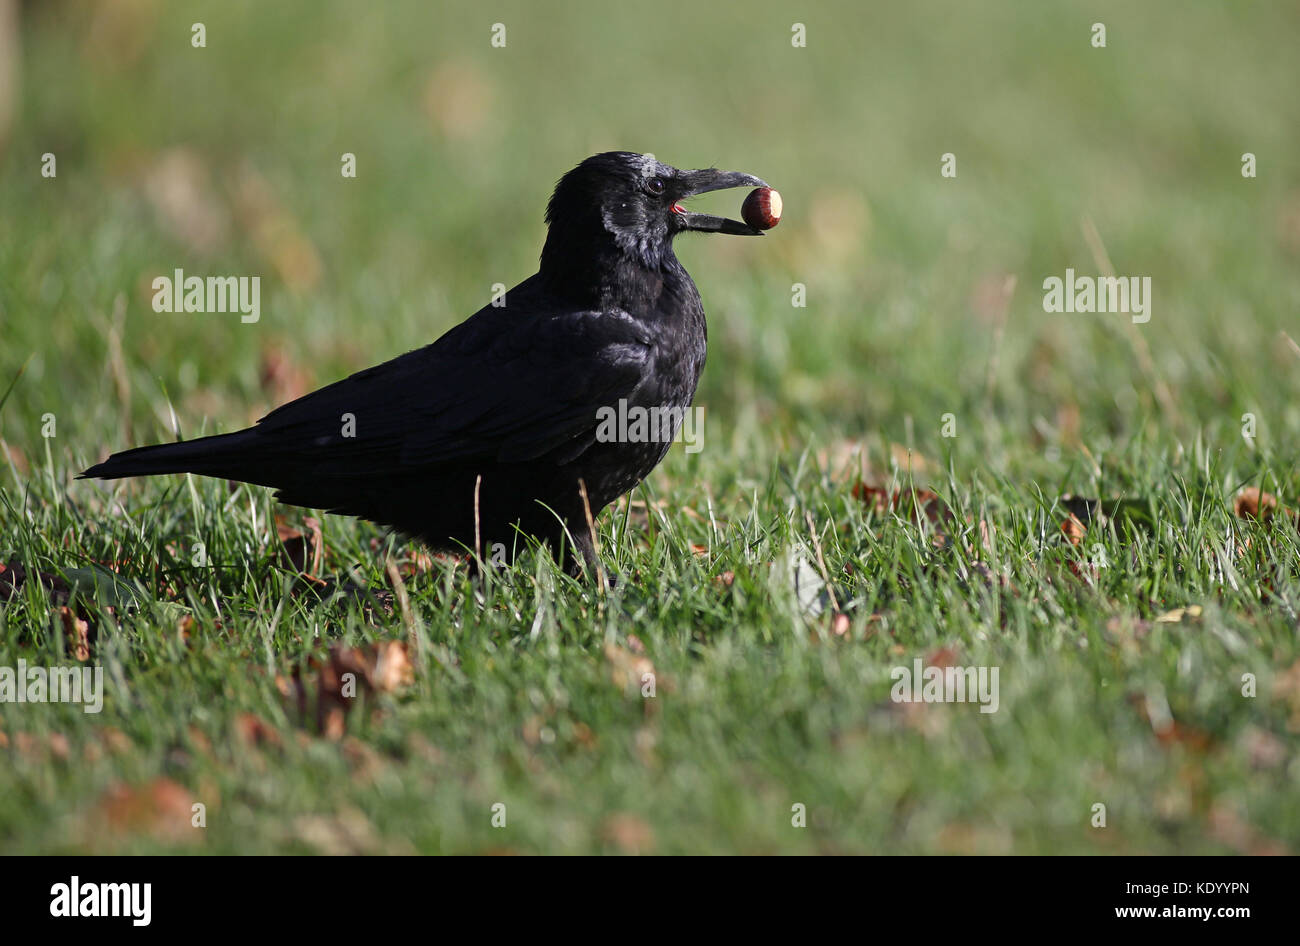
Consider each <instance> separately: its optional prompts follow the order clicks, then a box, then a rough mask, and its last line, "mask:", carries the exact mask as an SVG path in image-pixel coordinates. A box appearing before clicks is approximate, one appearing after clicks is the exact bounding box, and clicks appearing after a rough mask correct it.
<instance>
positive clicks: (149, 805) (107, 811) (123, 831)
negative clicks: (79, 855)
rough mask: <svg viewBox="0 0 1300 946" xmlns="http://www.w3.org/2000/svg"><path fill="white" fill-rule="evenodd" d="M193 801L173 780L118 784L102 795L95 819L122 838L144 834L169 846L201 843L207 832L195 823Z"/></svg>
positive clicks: (95, 821) (158, 779)
mask: <svg viewBox="0 0 1300 946" xmlns="http://www.w3.org/2000/svg"><path fill="white" fill-rule="evenodd" d="M193 802H194V799H193V798H192V796H191V795H190V792H189V791H188V790H187V789H186V788H184V787H183V786H181V785H179V784H177V783H176V782H173V781H172V780H171V779H169V778H162V777H159V778H155V779H152V780H151V781H149V782H146V783H144V784H143V785H123V784H115V785H111V786H109V788H108V789H106V790H105V792H104V794H103V795H101V796H100V798H99V800H98V802H97V803H96V805H95V808H94V810H93V812H92V819H93V821H94V823H95V824H96V825H99V826H102V827H103V828H104V829H106V830H108V831H110V832H113V833H115V834H118V835H140V834H143V835H148V836H149V837H152V838H155V839H156V840H159V841H163V842H167V843H177V842H182V841H188V842H195V841H201V840H202V839H203V831H202V829H199V828H195V827H194V826H193V823H192V821H191V819H192V817H193V809H192V807H191V805H192V804H193Z"/></svg>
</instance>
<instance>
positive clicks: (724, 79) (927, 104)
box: [0, 0, 1300, 460]
mask: <svg viewBox="0 0 1300 946" xmlns="http://www.w3.org/2000/svg"><path fill="white" fill-rule="evenodd" d="M22 9H23V17H22V38H23V45H24V47H25V48H24V49H23V53H22V67H21V87H20V91H19V96H20V97H19V99H18V101H19V103H20V108H19V109H18V117H17V120H16V122H15V124H14V126H13V127H12V128H11V130H10V132H9V136H8V140H7V143H6V145H5V147H4V151H3V156H2V158H0V160H2V161H3V165H2V167H3V178H2V183H0V187H2V188H3V190H2V191H0V195H2V200H3V208H4V211H3V215H2V217H0V286H2V289H0V317H2V318H3V319H4V326H5V328H4V337H5V344H4V346H3V348H2V349H0V376H3V377H4V378H5V379H6V380H7V379H8V378H10V377H12V376H13V374H14V372H16V371H17V370H18V368H19V367H20V366H21V365H22V364H23V363H24V361H25V360H26V359H27V358H28V357H29V356H31V357H32V361H31V364H30V365H29V367H28V371H27V374H26V376H25V380H24V382H23V384H22V385H20V386H19V387H18V389H17V390H16V391H15V392H14V395H13V398H12V400H11V402H10V404H9V405H8V406H7V407H6V409H5V411H4V413H3V415H0V424H3V427H2V428H0V429H2V431H3V436H4V437H5V439H6V441H8V442H9V443H10V444H11V445H14V446H17V447H18V448H20V449H22V450H25V451H29V450H31V449H33V448H37V447H39V437H38V433H39V429H38V426H37V419H38V418H39V417H40V416H41V415H42V414H43V413H45V412H46V411H51V412H54V413H55V414H56V415H57V416H58V417H59V419H60V430H61V436H64V437H66V438H68V439H67V441H65V442H69V443H72V442H75V443H76V444H78V445H79V446H80V447H81V448H82V449H83V450H84V451H85V459H87V460H93V459H95V458H96V456H97V455H98V454H99V453H101V452H102V451H104V450H106V449H108V448H110V447H111V448H115V449H116V448H120V447H121V446H124V444H123V443H122V442H121V441H120V438H119V437H118V436H117V434H118V431H116V430H114V429H113V428H112V427H106V426H105V414H104V412H103V411H101V410H99V409H98V408H99V407H100V406H102V405H106V404H108V403H110V402H112V401H114V400H119V398H118V397H117V393H116V392H117V388H115V386H114V378H113V377H112V374H111V370H109V369H107V368H106V366H107V365H108V358H107V357H106V342H107V338H106V336H107V335H108V333H109V330H110V327H111V326H113V325H114V324H117V325H118V326H120V344H121V348H122V359H121V362H122V364H121V368H120V369H119V370H120V372H124V373H125V379H126V382H127V385H128V386H129V387H130V388H131V390H132V392H133V395H134V396H133V398H132V402H131V407H130V409H131V412H132V417H133V420H134V422H135V423H136V424H137V425H143V429H141V430H140V433H141V434H144V435H148V436H154V435H158V434H161V433H163V432H165V429H166V428H165V427H162V419H161V418H160V417H159V416H158V415H159V412H160V409H161V405H162V403H163V394H162V392H163V391H166V392H167V394H168V395H169V396H170V397H171V399H172V401H173V402H174V405H175V408H176V411H177V415H178V417H179V420H180V423H181V426H182V428H183V429H185V430H190V431H192V430H194V429H195V428H197V427H199V426H201V425H203V424H204V423H205V422H206V423H208V424H209V425H210V426H211V425H212V424H221V425H223V426H225V427H233V426H235V425H240V424H242V423H244V422H246V421H248V420H250V419H252V418H253V416H254V415H255V414H256V413H257V412H258V411H259V410H260V409H262V408H264V407H266V406H268V405H269V403H270V401H271V400H274V399H275V398H274V397H271V398H270V399H268V398H267V396H266V393H268V392H264V391H262V390H261V389H262V388H263V387H264V384H263V381H262V377H261V376H262V375H263V374H265V373H267V372H266V369H267V364H266V363H267V361H268V360H275V361H278V360H280V359H283V360H285V361H287V362H288V363H289V365H290V366H292V367H293V368H294V369H296V370H300V371H302V372H305V373H306V375H307V377H306V378H303V379H301V380H302V382H303V383H307V384H314V383H323V382H326V381H329V380H332V379H334V378H336V377H338V376H340V375H342V374H343V373H346V372H348V371H351V370H354V369H357V368H360V367H363V366H365V365H368V364H371V363H373V362H375V361H377V360H380V359H382V358H384V357H388V356H390V355H394V354H397V353H399V352H401V351H404V350H407V349H409V348H413V347H416V346H418V345H421V344H424V343H425V342H426V341H428V340H431V339H433V338H434V337H436V336H437V335H439V334H441V333H442V332H443V331H445V330H446V329H447V328H448V327H450V326H451V325H453V324H455V323H456V322H457V321H459V320H461V319H462V318H464V317H465V316H467V315H468V314H469V313H471V312H472V311H474V310H475V309H476V308H478V307H479V306H480V305H482V304H483V303H484V302H485V301H486V299H487V298H488V295H489V293H490V287H491V285H492V284H493V283H496V282H504V283H506V284H507V285H513V284H514V283H515V282H517V281H518V280H520V279H522V278H523V277H525V276H527V275H528V274H530V273H531V272H533V271H534V270H535V266H536V257H537V254H538V252H539V250H540V245H541V242H542V239H543V236H544V229H543V224H542V219H541V217H542V211H543V209H544V205H545V200H546V198H547V197H548V196H549V191H550V188H551V186H552V184H553V182H554V181H555V180H556V179H557V178H558V177H559V176H560V175H561V174H562V173H563V172H564V171H566V170H567V169H568V168H570V167H571V166H573V165H574V164H576V163H577V162H578V161H579V160H580V159H581V158H583V157H585V156H586V155H588V154H591V153H594V152H597V151H600V150H607V149H628V150H637V151H653V152H654V153H655V154H656V155H658V156H659V157H661V158H662V159H663V160H665V161H668V162H669V163H674V164H677V165H678V166H683V167H697V166H707V165H710V164H716V165H717V166H720V167H726V168H735V169H740V170H746V171H751V172H753V173H756V174H760V175H762V176H764V177H765V178H766V179H767V180H769V181H771V182H772V183H773V184H774V185H775V186H777V187H779V188H780V189H781V191H782V193H783V195H784V197H785V204H786V217H785V220H784V222H783V223H782V225H781V228H780V229H779V230H778V231H776V232H774V233H773V234H771V235H770V236H769V238H767V239H765V240H763V241H762V243H760V244H755V243H753V242H750V241H738V240H723V239H709V238H692V239H685V240H681V241H679V255H680V256H681V257H682V259H683V260H684V262H685V263H686V265H687V268H688V269H689V270H690V271H691V272H692V274H693V275H694V277H695V279H696V282H697V283H698V284H699V286H700V289H701V292H702V294H703V296H704V299H705V302H706V305H707V310H708V312H709V316H710V325H711V341H712V349H711V352H710V370H709V371H708V372H707V373H706V375H705V378H704V381H703V387H702V390H701V393H700V403H702V404H704V405H706V406H707V407H708V408H709V409H710V410H712V411H713V412H714V415H713V421H714V422H715V423H718V424H720V425H727V424H730V423H731V422H730V421H728V420H725V419H724V418H726V417H728V416H731V417H733V418H734V417H736V416H737V415H738V413H742V414H743V413H744V412H746V411H750V410H753V411H756V412H757V413H758V415H759V417H760V418H761V420H762V421H763V422H764V423H765V424H770V423H776V424H777V427H776V429H778V430H780V429H789V430H798V429H800V427H801V426H803V425H806V426H807V427H810V428H813V429H818V430H827V429H830V430H836V431H840V432H843V433H849V434H856V433H860V432H862V431H863V430H867V429H871V430H875V429H881V430H884V431H887V432H888V433H889V434H890V435H891V436H893V437H895V438H898V439H902V438H903V436H904V434H905V430H904V420H905V418H906V417H907V416H909V415H910V416H911V417H913V418H915V429H916V431H917V434H916V436H918V437H920V438H921V439H922V440H923V441H924V442H925V443H926V444H927V445H928V446H929V447H930V449H932V450H933V449H935V444H936V442H937V438H938V432H939V420H938V415H939V414H941V413H943V412H946V411H952V412H954V413H955V414H957V415H958V417H960V418H967V417H971V416H972V414H971V412H972V411H974V410H976V409H979V411H980V412H979V413H978V414H976V415H974V416H976V417H978V418H979V421H978V423H974V424H965V425H963V429H962V431H961V433H962V434H963V436H961V437H959V438H958V439H957V442H956V444H955V445H954V446H955V447H956V448H957V449H958V450H961V449H962V448H963V447H965V448H969V449H970V450H971V451H972V455H980V453H981V452H982V451H981V450H980V447H981V444H982V443H983V442H984V440H985V438H986V437H987V436H992V435H995V434H999V433H1001V432H1002V430H1003V428H1008V429H1009V432H1010V435H1011V436H1012V437H1014V438H1016V439H1020V440H1023V439H1025V438H1031V437H1042V436H1043V433H1044V431H1047V432H1048V436H1049V437H1050V436H1051V435H1052V433H1053V432H1059V426H1060V424H1061V423H1062V422H1064V423H1065V424H1066V425H1067V426H1070V427H1071V429H1069V430H1067V431H1066V432H1065V434H1066V437H1067V438H1074V437H1077V436H1079V435H1082V436H1083V437H1084V438H1085V439H1088V440H1089V442H1090V443H1092V444H1093V445H1094V448H1096V447H1097V446H1099V441H1098V440H1096V439H1094V438H1101V440H1100V443H1105V442H1107V441H1109V439H1110V438H1112V437H1126V436H1129V435H1131V434H1132V433H1134V432H1135V431H1136V430H1138V429H1140V428H1141V427H1142V426H1143V425H1144V424H1147V423H1151V422H1158V423H1160V424H1162V425H1170V424H1175V423H1180V424H1181V427H1180V428H1179V429H1177V430H1174V431H1169V432H1170V433H1179V434H1186V433H1188V432H1189V431H1192V430H1195V429H1196V428H1198V427H1201V426H1205V425H1208V426H1211V427H1213V426H1215V425H1219V424H1226V425H1229V426H1236V425H1239V423H1240V414H1241V413H1243V412H1244V411H1252V412H1254V413H1256V414H1257V415H1258V417H1259V425H1260V430H1261V437H1262V438H1263V440H1264V441H1265V442H1276V441H1279V440H1282V439H1286V438H1293V437H1294V436H1295V434H1296V432H1297V430H1300V403H1298V401H1300V399H1298V398H1297V397H1296V395H1297V392H1298V387H1300V382H1298V381H1297V378H1300V372H1297V371H1296V367H1297V364H1298V363H1300V362H1297V358H1296V354H1295V352H1294V351H1289V350H1288V349H1287V347H1286V346H1285V345H1284V344H1281V343H1280V342H1279V339H1278V331H1279V329H1290V330H1291V332H1292V334H1293V335H1294V334H1295V333H1296V331H1297V329H1300V318H1297V309H1298V307H1300V266H1297V263H1300V187H1298V186H1297V175H1296V171H1297V169H1298V168H1300V165H1298V163H1297V162H1298V159H1297V152H1298V148H1300V102H1298V101H1297V97H1296V96H1295V94H1294V93H1295V67H1294V56H1293V55H1292V53H1293V51H1294V48H1295V41H1296V39H1297V36H1298V35H1300V29H1298V27H1300V10H1297V8H1296V7H1295V6H1294V5H1290V4H1271V3H1261V4H1238V3H1191V4H1189V3H1181V2H1178V3H1146V4H1142V5H1140V7H1138V8H1133V7H1132V5H1130V4H1123V3H1113V4H1106V3H1101V4H1093V5H1086V6H1081V5H1077V4H1056V3H1044V4H1030V5H1026V4H1007V3H985V4H978V5H974V4H957V5H954V4H942V3H919V4H912V5H909V6H908V8H907V10H905V11H904V10H899V9H888V8H883V9H878V8H869V7H867V6H865V5H862V4H849V3H846V4H813V5H809V6H808V7H807V8H806V9H804V10H802V11H799V8H795V10H796V11H798V12H797V17H798V19H797V20H796V12H790V11H788V10H786V9H785V8H784V7H783V6H782V5H765V4H761V3H750V4H744V5H724V4H694V3H679V2H664V3H657V4H655V5H654V6H653V8H648V9H647V8H626V9H618V8H611V9H605V8H601V7H596V6H591V5H585V4H575V3H567V4H550V5H547V6H546V7H545V8H542V7H540V6H538V5H536V4H527V3H503V4H500V5H499V6H498V7H494V8H493V9H494V11H495V12H493V13H491V15H489V14H488V13H486V12H484V11H481V10H479V9H478V8H477V7H476V6H475V5H474V4H456V3H451V4H437V5H431V4H425V3H411V4H401V3H380V4H375V5H373V6H372V7H371V8H368V9H366V10H364V11H361V10H357V9H355V8H354V7H353V6H352V5H349V4H344V3H325V4H306V5H297V4H277V5H274V6H272V7H267V6H266V5H264V4H257V3H241V2H235V3H222V4H185V3H172V4H163V3H153V2H140V0H133V2H120V3H104V4H96V5H89V6H87V5H81V4H64V3H40V4H31V5H29V6H24V7H23V8H22ZM198 20H202V21H203V22H204V23H205V25H206V28H207V47H206V48H205V49H194V48H192V47H191V46H190V24H191V23H192V22H195V21H198ZM796 21H797V22H802V23H805V25H806V27H807V37H808V45H807V48H794V47H792V45H791V24H792V23H793V22H796ZM1098 21H1099V22H1104V23H1105V24H1106V27H1107V46H1106V48H1105V49H1096V48H1093V47H1092V46H1091V42H1090V41H1091V31H1090V27H1091V24H1092V23H1093V22H1098ZM496 22H501V23H504V24H505V26H506V29H507V34H506V36H507V45H506V47H505V48H503V49H500V48H493V47H492V46H491V45H490V39H491V27H492V24H493V23H496ZM1246 151H1250V152H1253V153H1255V154H1256V155H1257V156H1258V163H1259V177H1258V178H1257V179H1255V180H1245V179H1243V178H1242V176H1241V173H1240V162H1241V155H1242V153H1243V152H1246ZM45 152H52V153H54V154H55V155H56V156H57V160H58V172H59V173H58V177H57V179H55V180H45V179H42V178H41V176H40V175H39V173H38V172H39V168H40V156H41V155H42V154H43V153H45ZM344 152H352V153H355V154H356V155H357V161H358V169H359V170H358V177H357V178H356V179H355V180H345V179H343V178H342V177H341V175H340V173H339V167H340V155H341V154H342V153H344ZM945 152H951V153H953V154H954V155H955V156H956V158H957V169H958V176H957V178H956V179H955V180H947V179H944V178H942V177H941V176H940V174H939V167H940V156H941V155H942V154H944V153H945ZM739 197H740V195H738V194H728V195H713V196H712V197H711V198H709V199H708V201H707V202H706V206H710V207H719V206H721V207H722V208H723V209H724V210H725V211H726V212H730V213H732V214H733V215H734V213H735V211H736V208H734V207H731V206H730V202H738V200H739ZM1085 219H1090V220H1091V221H1092V223H1093V224H1094V225H1095V229H1096V232H1097V233H1098V234H1099V236H1100V239H1101V241H1102V243H1103V244H1104V247H1105V250H1106V252H1107V253H1108V254H1109V257H1110V259H1111V260H1112V262H1113V264H1114V266H1115V268H1116V270H1117V272H1119V273H1121V274H1125V275H1128V274H1132V275H1148V276H1150V277H1151V278H1152V281H1153V284H1154V307H1153V315H1152V319H1151V322H1150V323H1149V324H1147V325H1145V326H1142V327H1141V329H1140V334H1141V338H1142V339H1143V341H1144V344H1145V345H1147V346H1148V347H1149V348H1150V351H1151V361H1152V364H1151V366H1150V368H1149V369H1148V370H1146V371H1144V370H1143V367H1142V365H1141V364H1140V363H1139V361H1138V359H1137V358H1136V357H1135V354H1134V348H1133V343H1132V339H1131V338H1130V336H1129V335H1128V334H1127V331H1128V330H1127V329H1126V327H1125V325H1124V321H1125V320H1124V319H1123V318H1122V317H1115V316H1109V317H1107V316H1100V315H1067V314H1048V313H1044V312H1043V311H1042V307H1041V302H1042V289H1041V285H1042V280H1043V279H1044V278H1045V277H1046V276H1049V275H1058V276H1059V275H1062V274H1063V273H1064V270H1065V268H1066V267H1072V268H1074V269H1075V270H1076V271H1078V272H1079V273H1081V274H1085V273H1086V274H1096V273H1097V271H1098V270H1097V266H1096V264H1095V262H1094V255H1093V253H1092V252H1091V250H1090V248H1089V246H1088V243H1087V241H1086V239H1085V237H1084V232H1083V226H1084V223H1083V221H1084V220H1085ZM176 267H180V268H183V269H184V270H185V271H186V272H187V273H193V274H226V273H238V274H260V275H262V277H263V289H262V291H263V300H262V310H263V314H262V318H261V321H260V323H258V324H257V325H254V326H245V325H241V324H240V323H239V322H238V320H237V319H233V318H224V317H221V316H216V315H203V314H190V315H183V314H182V315H172V314H157V313H154V312H153V311H152V310H151V308H150V307H149V304H148V302H149V298H150V290H149V281H150V280H151V279H152V278H153V277H154V276H155V275H157V274H159V273H169V272H171V270H173V269H174V268H176ZM1008 275H1011V276H1014V277H1015V278H1016V287H1015V291H1014V294H1013V295H1012V297H1011V300H1010V304H1009V308H1008V309H1007V311H1006V316H1005V331H1004V332H1003V333H1002V334H1001V335H999V334H998V332H997V328H998V325H999V323H1000V321H1001V315H1000V303H999V300H1000V294H1001V292H1002V288H1003V286H1004V280H1005V277H1006V276H1008ZM795 282H800V283H803V284H805V285H806V286H807V287H808V288H807V298H808V304H807V307H806V308H803V309H796V308H793V307H792V306H791V305H790V297H791V291H790V286H791V284H792V283H795ZM119 294H121V295H122V297H123V300H124V302H125V309H124V311H122V312H121V313H119V320H118V321H117V322H116V323H115V322H114V318H113V311H114V300H115V299H116V298H117V296H118V295H119ZM995 349H1000V350H999V351H998V355H997V357H996V358H993V359H992V360H993V376H992V378H991V379H990V378H989V370H990V360H991V358H992V356H993V353H994V351H995ZM271 352H275V353H276V354H275V355H272V354H271ZM119 380H120V379H119ZM990 380H991V384H990V383H989V382H990ZM1156 382H1163V383H1164V384H1167V385H1168V386H1169V387H1170V388H1171V390H1172V394H1173V397H1174V398H1175V399H1176V400H1177V404H1178V413H1177V416H1176V417H1174V416H1167V415H1166V413H1165V412H1162V411H1160V410H1159V407H1158V405H1157V403H1156V401H1155V398H1154V395H1153V393H1152V392H1153V387H1154V385H1155V384H1156ZM299 386H301V385H300V384H299V385H293V384H291V385H289V387H290V388H296V387H299ZM269 393H270V394H272V395H275V394H279V393H284V392H281V391H277V390H272V391H271V392H269ZM989 408H991V411H990V410H988V409H989ZM1076 408H1077V410H1078V412H1079V414H1080V419H1079V421H1078V426H1079V429H1077V430H1076V429H1073V426H1072V425H1073V424H1074V421H1073V412H1074V411H1075V409H1076ZM160 428H161V429H160ZM966 435H969V436H966ZM995 439H996V438H995Z"/></svg>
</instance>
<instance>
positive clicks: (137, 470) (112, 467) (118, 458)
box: [77, 430, 260, 482]
mask: <svg viewBox="0 0 1300 946" xmlns="http://www.w3.org/2000/svg"><path fill="white" fill-rule="evenodd" d="M258 439H259V438H257V437H256V436H255V435H254V433H253V432H252V431H251V430H241V431H238V432H236V433H233V434H217V435H216V436H213V437H200V438H198V439H197V440H184V441H181V442H180V443H160V444H154V445H153V446H150V447H136V448H135V449H134V450H123V451H122V452H121V453H115V454H113V455H112V456H111V457H109V458H108V459H107V460H105V461H104V462H103V463H97V464H95V465H94V466H92V467H91V468H90V469H88V470H86V471H85V472H83V473H82V474H81V475H80V476H78V477H77V479H83V480H84V479H92V478H95V479H101V480H116V479H121V478H122V477H124V476H154V475H156V474H160V473H198V474H200V475H202V476H218V477H224V478H226V479H239V480H244V481H246V482H257V480H256V479H254V478H250V476H249V473H250V471H251V470H255V469H256V463H257V457H256V454H257V453H259V452H260V451H259V450H258V449H257V447H258V444H257V440H258Z"/></svg>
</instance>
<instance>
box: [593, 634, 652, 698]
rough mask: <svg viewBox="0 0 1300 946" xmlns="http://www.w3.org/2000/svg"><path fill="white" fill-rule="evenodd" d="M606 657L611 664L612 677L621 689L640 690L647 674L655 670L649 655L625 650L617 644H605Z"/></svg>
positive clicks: (615, 684)
mask: <svg viewBox="0 0 1300 946" xmlns="http://www.w3.org/2000/svg"><path fill="white" fill-rule="evenodd" d="M605 659H606V660H608V661H609V664H610V679H611V680H612V681H613V683H614V686H616V687H618V688H619V689H620V690H628V689H632V688H636V689H638V690H639V689H640V688H641V683H642V680H643V678H644V677H645V675H646V674H651V675H654V672H655V666H654V664H653V663H651V661H650V658H649V657H646V656H644V655H639V654H634V653H632V652H631V651H628V650H624V649H623V648H622V647H619V646H618V645H617V644H606V645H605Z"/></svg>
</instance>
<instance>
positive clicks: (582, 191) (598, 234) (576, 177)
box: [542, 151, 767, 268]
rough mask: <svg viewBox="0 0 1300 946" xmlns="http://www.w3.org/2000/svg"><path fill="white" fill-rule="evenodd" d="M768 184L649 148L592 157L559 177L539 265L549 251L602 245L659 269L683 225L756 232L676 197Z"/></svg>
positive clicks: (757, 233)
mask: <svg viewBox="0 0 1300 946" xmlns="http://www.w3.org/2000/svg"><path fill="white" fill-rule="evenodd" d="M766 186H767V184H766V183H764V182H763V181H762V180H761V179H760V178H757V177H754V176H753V175H752V174H741V173H739V172H736V171H719V170H717V169H715V168H706V169H704V170H700V171H683V170H680V169H679V168H675V167H672V166H671V165H668V164H664V163H663V162H661V161H657V160H655V157H654V155H652V154H637V153H635V152H631V151H607V152H605V153H604V154H597V155H593V156H592V157H590V158H587V160H585V161H583V162H582V163H581V164H579V165H578V166H577V167H576V168H574V169H573V170H572V171H570V172H569V173H568V174H566V175H564V177H562V178H561V179H560V182H559V184H557V185H556V187H555V193H554V194H553V195H552V196H551V202H550V204H549V205H548V206H547V208H546V222H547V224H548V226H549V231H548V234H547V238H546V248H545V249H544V250H543V251H542V265H543V268H545V267H546V264H547V259H548V256H554V255H555V254H559V253H573V252H575V251H577V252H581V251H583V250H587V251H592V250H596V251H599V249H600V248H601V247H608V248H609V249H611V250H613V251H614V252H617V253H619V254H622V255H624V256H625V257H628V258H630V259H631V260H634V261H636V262H638V263H640V264H642V265H645V266H647V267H650V268H658V267H659V266H660V265H662V263H663V262H664V260H665V259H666V258H668V257H670V256H671V252H672V241H673V237H675V236H676V235H677V234H679V233H684V232H686V231H687V230H699V231H703V232H705V233H734V234H738V235H740V236H762V235H763V232H762V231H761V230H756V229H754V228H753V227H751V226H749V225H748V224H746V223H741V222H740V221H739V220H730V219H728V218H726V217H714V216H712V215H710V214H703V213H693V212H692V211H689V210H687V209H686V208H685V207H683V206H682V204H681V201H683V200H686V199H687V198H689V197H694V196H695V195H697V194H704V193H707V192H709V191H716V190H722V189H724V188H728V187H766Z"/></svg>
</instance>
